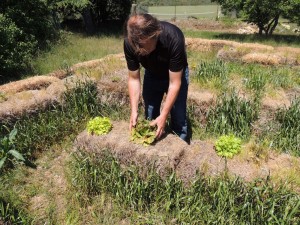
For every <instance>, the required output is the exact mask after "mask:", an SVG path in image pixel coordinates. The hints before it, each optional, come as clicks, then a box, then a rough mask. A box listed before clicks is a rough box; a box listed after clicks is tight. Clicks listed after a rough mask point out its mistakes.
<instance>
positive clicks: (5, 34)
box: [0, 0, 57, 84]
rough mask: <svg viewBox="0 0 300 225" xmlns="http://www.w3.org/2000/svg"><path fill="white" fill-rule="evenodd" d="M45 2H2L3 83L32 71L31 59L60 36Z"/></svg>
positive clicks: (0, 55)
mask: <svg viewBox="0 0 300 225" xmlns="http://www.w3.org/2000/svg"><path fill="white" fill-rule="evenodd" d="M52 18H53V16H52V11H51V7H50V5H49V4H48V3H47V2H46V1H44V0H23V1H17V0H1V1H0V75H2V76H1V77H0V84H1V83H3V82H4V81H5V80H7V79H12V76H16V75H21V74H22V73H24V71H25V70H28V69H29V68H30V67H29V63H30V59H31V58H32V56H33V54H34V53H36V52H37V51H38V49H40V48H44V47H45V46H48V45H49V43H50V41H51V40H53V39H54V38H56V37H57V32H56V30H55V24H54V21H53V19H52Z"/></svg>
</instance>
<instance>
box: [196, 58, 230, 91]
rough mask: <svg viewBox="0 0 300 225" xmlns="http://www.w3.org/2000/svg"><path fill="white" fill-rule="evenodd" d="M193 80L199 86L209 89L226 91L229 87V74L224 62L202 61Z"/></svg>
mask: <svg viewBox="0 0 300 225" xmlns="http://www.w3.org/2000/svg"><path fill="white" fill-rule="evenodd" d="M193 78H194V79H195V80H196V82H197V83H199V85H201V86H202V87H207V89H218V90H224V89H226V87H227V86H226V83H227V81H228V80H227V79H228V72H227V68H226V65H225V63H224V62H222V61H219V60H215V61H209V62H205V61H200V62H199V64H198V66H197V67H196V70H195V74H194V76H193Z"/></svg>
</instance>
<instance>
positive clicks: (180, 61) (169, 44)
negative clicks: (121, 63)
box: [124, 21, 188, 80]
mask: <svg viewBox="0 0 300 225" xmlns="http://www.w3.org/2000/svg"><path fill="white" fill-rule="evenodd" d="M160 25H161V28H162V32H161V33H160V34H159V36H158V40H157V45H156V49H155V50H154V51H153V52H151V53H150V54H149V55H146V56H140V55H138V54H136V53H135V52H134V49H133V48H132V47H131V45H130V43H129V41H128V39H127V38H125V40H124V53H125V58H126V61H127V67H128V69H129V70H131V71H135V70H137V69H139V67H140V63H141V65H142V66H143V67H144V68H145V69H146V70H149V72H150V73H151V74H153V75H155V76H156V78H157V79H161V80H166V79H168V78H169V70H170V71H172V72H178V71H180V70H182V69H183V68H185V67H186V66H187V65H188V64H187V56H186V51H185V40H184V36H183V33H182V32H181V30H180V29H179V28H178V27H176V26H175V25H173V24H171V23H168V22H164V21H160Z"/></svg>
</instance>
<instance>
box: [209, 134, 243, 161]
mask: <svg viewBox="0 0 300 225" xmlns="http://www.w3.org/2000/svg"><path fill="white" fill-rule="evenodd" d="M241 143H242V140H241V139H240V138H237V137H235V136H234V135H233V134H231V135H222V136H221V137H220V138H219V139H218V140H217V141H216V144H215V149H216V152H217V154H218V155H219V156H221V157H225V158H232V157H233V156H234V155H236V154H238V153H239V152H240V151H241Z"/></svg>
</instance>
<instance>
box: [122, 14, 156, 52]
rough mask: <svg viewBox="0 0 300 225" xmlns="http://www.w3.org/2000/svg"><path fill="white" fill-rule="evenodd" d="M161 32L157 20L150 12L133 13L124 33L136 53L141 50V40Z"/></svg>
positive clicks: (154, 36)
mask: <svg viewBox="0 0 300 225" xmlns="http://www.w3.org/2000/svg"><path fill="white" fill-rule="evenodd" d="M160 33H161V27H160V24H159V21H158V20H157V19H156V18H155V17H153V16H151V15H150V14H135V15H132V16H130V17H129V19H128V21H127V25H126V31H125V35H126V37H127V38H128V41H129V43H130V45H131V46H132V47H133V48H134V50H135V51H136V52H137V53H140V52H141V51H143V48H142V47H141V46H140V42H141V41H142V40H146V39H151V38H156V37H157V36H158V35H159V34H160Z"/></svg>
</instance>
